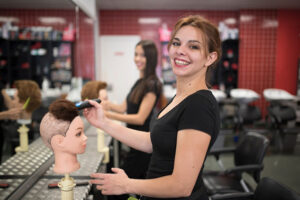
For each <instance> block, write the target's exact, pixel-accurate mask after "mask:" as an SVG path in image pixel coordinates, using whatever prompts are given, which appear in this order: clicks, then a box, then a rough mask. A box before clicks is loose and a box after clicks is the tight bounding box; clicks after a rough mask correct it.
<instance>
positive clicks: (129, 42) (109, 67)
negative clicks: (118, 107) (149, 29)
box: [99, 35, 141, 103]
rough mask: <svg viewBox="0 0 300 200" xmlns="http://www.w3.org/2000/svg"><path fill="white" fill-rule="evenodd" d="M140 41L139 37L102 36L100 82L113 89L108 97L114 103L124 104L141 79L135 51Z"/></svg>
mask: <svg viewBox="0 0 300 200" xmlns="http://www.w3.org/2000/svg"><path fill="white" fill-rule="evenodd" d="M140 39H141V38H140V36H137V35H131V36H116V35H114V36H110V35H107V36H100V40H99V42H100V45H99V46H100V80H101V81H106V82H107V83H108V84H109V87H111V91H108V97H109V100H111V101H113V102H116V103H122V102H123V101H124V100H125V98H126V96H127V94H128V93H129V90H130V88H131V87H132V86H133V84H134V82H135V81H136V80H137V79H138V78H139V71H138V69H137V67H136V66H135V63H134V50H135V45H136V44H137V43H138V42H139V41H140Z"/></svg>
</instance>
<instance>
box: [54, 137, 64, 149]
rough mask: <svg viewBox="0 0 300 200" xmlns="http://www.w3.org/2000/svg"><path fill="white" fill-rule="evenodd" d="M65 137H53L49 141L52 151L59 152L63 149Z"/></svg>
mask: <svg viewBox="0 0 300 200" xmlns="http://www.w3.org/2000/svg"><path fill="white" fill-rule="evenodd" d="M64 139H65V137H64V136H63V135H59V134H57V135H54V136H53V137H52V139H51V147H52V149H53V151H55V150H60V149H62V148H63V147H64V145H63V142H64Z"/></svg>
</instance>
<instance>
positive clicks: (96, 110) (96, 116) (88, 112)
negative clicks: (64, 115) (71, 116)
mask: <svg viewBox="0 0 300 200" xmlns="http://www.w3.org/2000/svg"><path fill="white" fill-rule="evenodd" d="M88 101H89V103H90V104H91V105H93V107H91V108H86V109H84V111H83V114H84V116H85V118H86V119H87V120H88V122H89V123H90V124H92V125H93V126H95V127H97V128H102V127H103V126H104V125H105V122H106V120H107V118H106V117H105V114H104V111H103V108H102V106H101V105H100V104H98V103H97V102H96V101H92V100H88ZM101 104H102V103H101Z"/></svg>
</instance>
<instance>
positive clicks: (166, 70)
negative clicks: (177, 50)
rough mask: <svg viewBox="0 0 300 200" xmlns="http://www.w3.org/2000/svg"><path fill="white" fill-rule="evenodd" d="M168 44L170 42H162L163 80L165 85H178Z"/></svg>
mask: <svg viewBox="0 0 300 200" xmlns="http://www.w3.org/2000/svg"><path fill="white" fill-rule="evenodd" d="M168 43H169V42H161V48H162V58H161V60H162V79H163V83H164V84H165V85H174V84H175V83H176V77H175V75H174V73H173V70H172V66H171V61H170V58H169V54H168Z"/></svg>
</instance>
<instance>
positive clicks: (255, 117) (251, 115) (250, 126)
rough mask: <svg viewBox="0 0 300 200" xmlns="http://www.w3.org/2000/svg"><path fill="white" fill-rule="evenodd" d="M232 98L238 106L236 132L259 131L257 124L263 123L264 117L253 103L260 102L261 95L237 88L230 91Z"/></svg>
mask: <svg viewBox="0 0 300 200" xmlns="http://www.w3.org/2000/svg"><path fill="white" fill-rule="evenodd" d="M230 96H231V98H232V99H234V100H235V101H236V102H237V105H238V109H237V112H236V116H235V122H236V125H235V131H236V132H245V131H250V130H255V131H257V130H258V128H257V124H258V122H260V121H261V119H262V115H261V111H260V109H259V108H258V107H257V106H255V105H253V104H252V103H253V102H255V101H256V100H258V99H259V98H260V95H259V94H258V93H257V92H255V91H254V90H250V89H244V88H236V89H232V90H230ZM255 125H256V126H255ZM260 131H261V130H260Z"/></svg>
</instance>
